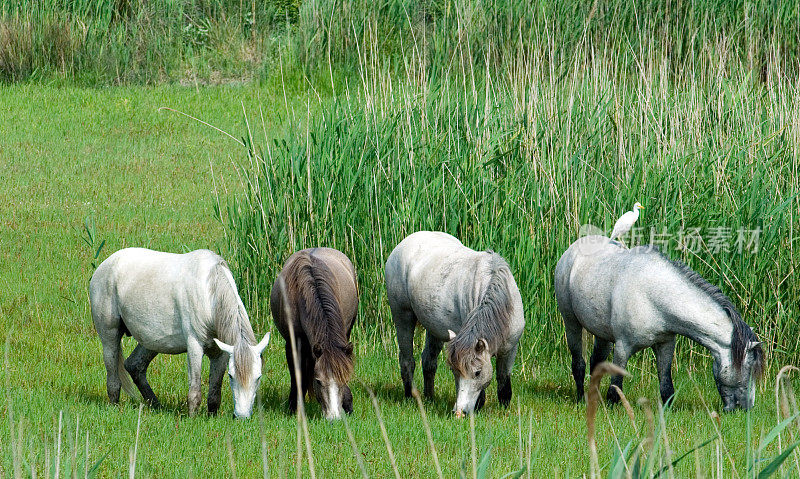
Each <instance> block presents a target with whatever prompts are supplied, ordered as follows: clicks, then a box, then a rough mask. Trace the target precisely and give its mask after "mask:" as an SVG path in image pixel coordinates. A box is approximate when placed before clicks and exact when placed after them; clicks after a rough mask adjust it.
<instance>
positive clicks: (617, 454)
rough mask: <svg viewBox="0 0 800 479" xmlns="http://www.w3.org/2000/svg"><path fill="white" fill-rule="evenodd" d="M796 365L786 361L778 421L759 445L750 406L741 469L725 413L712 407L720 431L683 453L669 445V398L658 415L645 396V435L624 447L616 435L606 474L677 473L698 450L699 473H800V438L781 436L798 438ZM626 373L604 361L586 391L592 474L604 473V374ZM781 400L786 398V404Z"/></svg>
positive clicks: (778, 383) (781, 375) (777, 397)
mask: <svg viewBox="0 0 800 479" xmlns="http://www.w3.org/2000/svg"><path fill="white" fill-rule="evenodd" d="M790 368H791V369H794V370H797V368H794V367H792V366H787V367H784V368H783V369H782V370H781V371H780V372H779V373H778V375H777V377H776V381H775V400H776V411H775V412H776V415H777V424H776V425H775V427H773V428H772V429H771V430H770V431H768V432H766V434H764V433H763V432H762V435H761V437H760V439H759V441H758V446H757V447H756V448H753V447H752V440H753V439H754V437H753V432H754V431H753V428H752V426H751V423H750V421H749V417H750V416H749V415H750V412H749V411H748V412H747V414H748V428H747V431H745V434H746V436H747V439H746V443H747V448H748V449H747V451H746V453H745V454H744V456H745V464H744V465H742V464H741V463H739V464H738V466H739V469H738V470H737V464H736V461H735V458H734V453H736V454H737V456H740V453H741V451H731V450H729V448H728V447H727V446H726V445H725V442H724V440H723V439H722V435H721V433H720V427H719V424H720V423H719V416H718V415H717V413H716V412H715V411H712V410H709V409H707V410H706V412H707V414H708V417H709V420H710V422H711V424H713V426H714V431H715V435H714V436H712V437H711V438H709V439H707V440H705V441H703V442H701V443H699V444H697V445H696V446H695V447H693V448H692V449H690V450H689V451H686V452H684V453H682V454H680V455H678V454H676V453H675V452H674V451H672V450H671V449H670V446H669V438H668V436H669V434H668V431H667V429H668V426H669V424H668V421H667V419H666V418H668V414H669V408H668V407H667V406H665V405H664V404H658V408H657V413H658V414H657V415H655V414H653V410H652V408H651V406H650V404H649V402H648V401H647V400H646V399H643V398H642V399H640V400H639V404H640V405H641V406H642V409H643V412H644V416H645V420H646V430H645V431H644V436H643V437H641V438H635V439H631V440H629V441H628V442H627V443H626V444H625V446H624V447H623V446H622V445H621V442H620V439H619V438H618V437H616V436H615V437H614V443H615V444H616V448H615V450H614V457H613V458H612V459H611V460H610V461H609V462H608V464H607V467H606V469H607V472H606V474H605V475H606V477H608V478H630V477H639V478H657V477H670V478H671V477H675V468H676V466H677V465H678V463H679V462H681V461H683V460H688V459H687V458H690V456H692V455H694V459H695V477H705V476H706V472H705V471H708V472H710V476H711V477H747V478H751V477H752V478H755V477H757V478H758V479H764V478H768V477H771V476H773V475H775V474H776V473H779V475H783V472H786V471H785V470H786V469H789V470H790V471H789V475H792V474H794V473H795V472H796V473H797V474H800V462H798V455H797V453H796V451H795V449H796V448H797V447H798V446H800V441H796V442H792V443H791V444H789V445H787V446H786V447H784V446H783V445H782V441H781V438H782V435H783V434H784V433H788V434H789V435H790V436H791V437H792V440H793V441H794V438H795V429H796V427H797V418H798V416H800V410H798V408H797V400H796V396H795V393H794V389H793V387H792V385H791V383H790V382H789V381H788V380H787V379H786V377H785V373H787V372H788V371H789V369H790ZM620 373H625V371H624V370H622V369H620V368H619V367H617V366H615V365H614V364H611V363H601V364H600V365H598V366H597V367H596V368H595V369H594V371H593V372H592V377H591V381H590V385H589V389H588V390H587V392H586V400H587V407H586V426H587V440H588V445H589V452H590V467H589V477H590V478H592V479H594V478H597V477H601V472H602V471H601V467H600V466H599V459H598V454H597V447H596V440H597V439H596V430H595V423H596V421H597V411H598V409H599V408H600V406H601V399H600V391H599V389H598V387H599V385H600V381H601V379H602V377H603V376H604V375H611V374H620ZM612 387H614V386H612ZM621 398H622V402H623V404H624V406H625V408H626V409H627V410H628V411H629V415H630V420H631V424H632V425H633V429H634V431H637V428H636V420H635V417H634V413H633V408H632V407H631V405H630V404H629V403H628V401H627V399H626V398H625V396H624V395H622V396H621ZM779 404H782V406H780V405H779ZM792 426H794V427H792ZM612 432H613V430H612ZM637 432H638V431H637ZM712 444H714V445H715V446H716V455H715V456H714V461H713V463H712V464H705V465H701V464H700V463H699V459H698V451H699V450H700V449H702V448H704V447H706V446H709V445H712ZM771 449H777V452H776V453H775V455H774V456H770V455H769V451H770V450H771ZM792 455H794V457H793V459H794V464H791V461H790V463H789V464H787V465H786V466H784V463H785V462H786V461H787V460H789V458H790V456H792ZM704 470H705V471H704ZM726 471H727V472H726Z"/></svg>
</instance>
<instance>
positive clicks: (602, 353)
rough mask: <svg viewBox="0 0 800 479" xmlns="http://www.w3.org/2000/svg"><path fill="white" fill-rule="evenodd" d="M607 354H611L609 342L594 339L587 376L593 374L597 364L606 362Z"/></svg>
mask: <svg viewBox="0 0 800 479" xmlns="http://www.w3.org/2000/svg"><path fill="white" fill-rule="evenodd" d="M609 354H611V341H606V340H604V339H600V338H598V337H595V338H594V347H593V348H592V357H591V359H589V374H592V373H593V372H594V368H595V367H597V365H598V364H600V363H602V362H603V361H606V360H607V359H608V355H609Z"/></svg>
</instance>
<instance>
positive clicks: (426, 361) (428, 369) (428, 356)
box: [422, 332, 443, 399]
mask: <svg viewBox="0 0 800 479" xmlns="http://www.w3.org/2000/svg"><path fill="white" fill-rule="evenodd" d="M442 345H443V343H442V342H441V341H439V340H438V339H436V338H434V337H433V335H432V334H431V333H430V332H428V333H426V335H425V349H424V350H423V351H422V375H423V377H424V378H425V397H427V398H431V399H432V398H433V383H434V378H435V377H436V368H437V367H438V366H439V353H440V352H441V351H442Z"/></svg>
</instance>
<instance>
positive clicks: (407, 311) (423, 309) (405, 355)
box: [385, 231, 525, 417]
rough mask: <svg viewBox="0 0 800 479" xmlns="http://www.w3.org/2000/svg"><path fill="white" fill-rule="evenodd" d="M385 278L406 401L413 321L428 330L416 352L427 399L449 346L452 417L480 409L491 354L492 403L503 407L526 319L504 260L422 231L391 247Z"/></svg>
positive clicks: (508, 396) (409, 389)
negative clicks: (444, 349)
mask: <svg viewBox="0 0 800 479" xmlns="http://www.w3.org/2000/svg"><path fill="white" fill-rule="evenodd" d="M385 275H386V278H385V279H386V292H387V294H388V297H389V306H390V307H391V309H392V319H393V321H394V325H395V328H396V330H397V345H398V347H399V349H400V354H399V356H400V376H401V377H402V379H403V389H404V391H405V395H406V397H409V396H411V394H412V390H413V380H414V368H415V366H416V365H415V362H414V356H413V354H414V353H413V349H414V328H415V326H416V325H417V323H419V324H420V325H422V327H424V328H425V330H426V331H427V332H426V336H425V349H424V351H423V352H422V372H423V376H424V380H425V396H426V397H429V398H431V397H433V384H434V377H435V375H436V368H437V360H438V357H439V353H440V352H441V350H442V347H443V344H444V343H445V342H448V341H449V342H450V344H449V345H448V351H447V361H448V363H449V364H450V367H451V368H452V370H453V376H454V378H455V380H456V391H457V396H456V403H455V406H454V408H453V411H454V412H455V413H456V416H459V417H460V416H462V415H463V414H465V413H466V414H469V413H471V412H473V411H475V410H477V409H480V407H481V406H483V404H484V402H485V399H486V393H485V390H486V387H487V386H489V383H490V382H491V381H492V362H491V358H492V356H496V357H497V397H498V400H499V401H500V404H502V405H503V406H507V405H508V404H509V402H510V401H511V369H512V367H513V366H514V358H515V356H516V354H517V345H518V343H519V339H520V337H521V336H522V332H523V330H524V328H525V318H524V316H523V310H522V297H521V296H520V293H519V289H518V288H517V284H516V282H515V281H514V277H513V275H512V274H511V271H510V269H509V268H508V264H506V262H505V260H504V259H503V258H501V257H500V255H498V254H496V253H493V252H491V251H486V252H478V251H474V250H472V249H469V248H467V247H466V246H464V245H463V244H461V242H460V241H459V240H458V239H456V238H454V237H453V236H450V235H449V234H446V233H441V232H431V231H420V232H417V233H414V234H411V235H409V236H408V237H406V238H405V239H404V240H403V241H402V242H400V244H398V245H397V246H396V247H395V249H394V250H393V251H392V254H391V255H389V259H388V260H387V261H386V273H385Z"/></svg>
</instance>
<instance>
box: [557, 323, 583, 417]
mask: <svg viewBox="0 0 800 479" xmlns="http://www.w3.org/2000/svg"><path fill="white" fill-rule="evenodd" d="M562 314H563V313H562ZM571 319H572V320H570V321H567V317H566V316H564V330H565V332H566V334H567V347H568V348H569V352H570V354H571V355H572V378H573V379H574V380H575V402H581V401H583V381H584V379H585V377H586V361H584V359H583V326H581V325H580V323H578V321H576V320H575V318H571Z"/></svg>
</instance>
